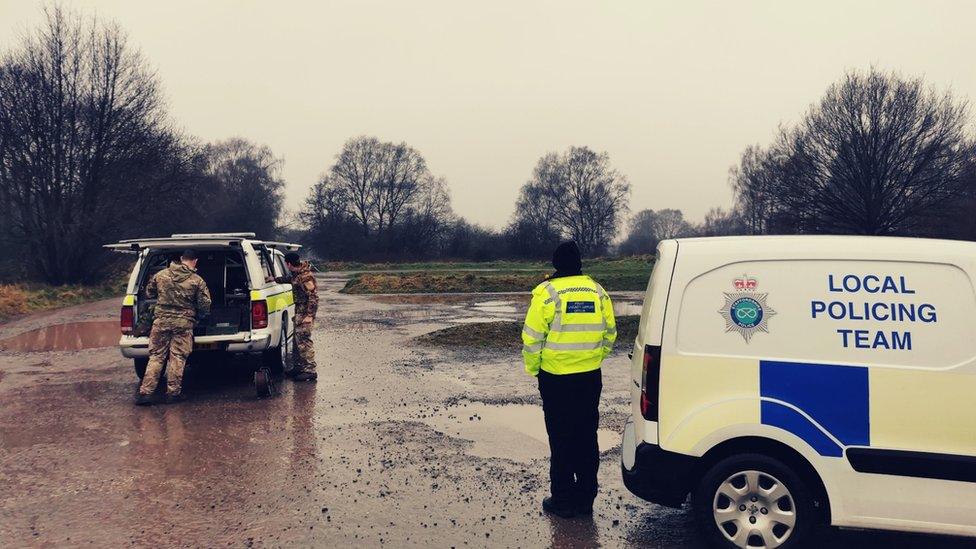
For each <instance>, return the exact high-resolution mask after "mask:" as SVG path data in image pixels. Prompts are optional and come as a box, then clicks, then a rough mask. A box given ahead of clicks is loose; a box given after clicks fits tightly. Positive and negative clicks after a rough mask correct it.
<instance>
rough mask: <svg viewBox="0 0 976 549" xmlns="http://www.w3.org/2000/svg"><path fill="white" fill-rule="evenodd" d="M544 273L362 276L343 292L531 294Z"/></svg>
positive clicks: (351, 282) (381, 274)
mask: <svg viewBox="0 0 976 549" xmlns="http://www.w3.org/2000/svg"><path fill="white" fill-rule="evenodd" d="M544 279H545V275H544V274H543V273H541V272H540V273H518V274H512V273H505V274H495V273H479V272H466V273H362V274H358V275H355V276H353V277H352V278H350V279H349V282H347V283H346V286H345V287H344V288H343V289H342V292H343V293H347V294H409V293H452V292H459V293H460V292H464V293H482V292H529V291H531V290H532V288H534V287H535V286H536V285H537V284H539V283H540V282H542V281H543V280H544Z"/></svg>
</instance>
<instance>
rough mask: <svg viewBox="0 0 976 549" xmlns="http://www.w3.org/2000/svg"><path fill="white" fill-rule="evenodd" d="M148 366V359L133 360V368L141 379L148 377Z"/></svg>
mask: <svg viewBox="0 0 976 549" xmlns="http://www.w3.org/2000/svg"><path fill="white" fill-rule="evenodd" d="M146 366H149V359H148V358H133V359H132V367H133V368H134V369H135V371H136V375H137V376H139V379H142V378H144V377H146Z"/></svg>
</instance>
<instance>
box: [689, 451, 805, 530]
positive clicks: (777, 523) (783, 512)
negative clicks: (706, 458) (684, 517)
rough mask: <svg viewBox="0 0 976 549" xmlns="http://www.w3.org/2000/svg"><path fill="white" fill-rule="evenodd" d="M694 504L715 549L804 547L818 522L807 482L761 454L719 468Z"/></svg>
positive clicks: (711, 473) (731, 459)
mask: <svg viewBox="0 0 976 549" xmlns="http://www.w3.org/2000/svg"><path fill="white" fill-rule="evenodd" d="M692 504H693V507H694V511H695V518H696V519H697V521H698V526H699V529H700V530H701V531H702V533H703V534H704V536H705V538H706V540H707V541H708V542H709V543H710V544H711V545H713V546H714V547H740V548H747V547H767V548H773V547H782V548H790V547H801V546H803V544H805V543H806V542H807V541H808V539H809V537H810V533H811V532H813V531H814V526H815V525H816V523H817V521H818V518H819V517H818V515H817V512H816V510H815V507H814V501H813V497H812V493H811V492H810V490H809V488H808V487H807V486H806V484H805V483H804V482H803V480H802V479H801V478H800V477H799V476H798V475H797V474H796V473H794V472H793V471H792V470H790V468H789V467H788V466H786V465H785V464H783V463H782V462H780V461H779V460H777V459H773V458H770V457H767V456H763V455H760V454H741V455H737V456H731V457H728V458H725V459H724V460H722V461H720V462H719V463H717V464H715V466H713V467H712V468H711V469H709V470H708V472H707V473H705V476H704V477H703V478H702V480H701V482H700V483H699V485H698V488H697V489H696V490H695V494H694V497H693V500H692Z"/></svg>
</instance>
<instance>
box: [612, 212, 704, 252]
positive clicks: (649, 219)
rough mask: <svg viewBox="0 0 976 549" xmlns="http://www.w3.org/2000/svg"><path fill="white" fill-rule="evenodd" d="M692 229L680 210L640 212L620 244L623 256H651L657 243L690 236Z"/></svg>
mask: <svg viewBox="0 0 976 549" xmlns="http://www.w3.org/2000/svg"><path fill="white" fill-rule="evenodd" d="M694 232H695V230H694V228H693V227H692V226H691V224H689V223H688V222H687V221H685V217H684V214H683V213H681V210H674V209H664V210H657V211H654V210H641V211H639V212H637V213H636V214H635V215H634V217H633V218H632V219H631V221H630V230H629V231H628V232H627V238H625V239H624V241H623V242H622V243H621V244H620V253H621V254H624V255H638V254H652V253H654V251H655V250H656V249H657V244H658V242H660V241H662V240H667V239H669V238H680V237H683V236H691V235H692V234H693V233H694Z"/></svg>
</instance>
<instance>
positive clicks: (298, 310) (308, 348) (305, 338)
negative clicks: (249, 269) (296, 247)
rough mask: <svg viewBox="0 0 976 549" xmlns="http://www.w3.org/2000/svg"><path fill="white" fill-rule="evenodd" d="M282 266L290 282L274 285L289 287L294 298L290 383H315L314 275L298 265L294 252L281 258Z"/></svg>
mask: <svg viewBox="0 0 976 549" xmlns="http://www.w3.org/2000/svg"><path fill="white" fill-rule="evenodd" d="M285 266H286V267H288V270H289V271H291V278H290V279H289V278H281V279H279V280H278V282H280V283H283V284H288V283H290V284H291V285H292V292H294V295H295V345H296V346H297V347H298V356H297V357H296V360H295V369H294V370H293V372H292V374H293V376H292V379H294V380H295V381H315V380H316V379H318V374H316V373H315V348H314V347H312V325H313V323H314V322H315V313H316V312H318V309H319V294H318V291H317V287H316V284H315V275H313V274H312V267H311V265H309V263H308V261H302V258H301V256H299V255H298V254H297V253H295V252H289V253H287V254H285Z"/></svg>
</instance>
